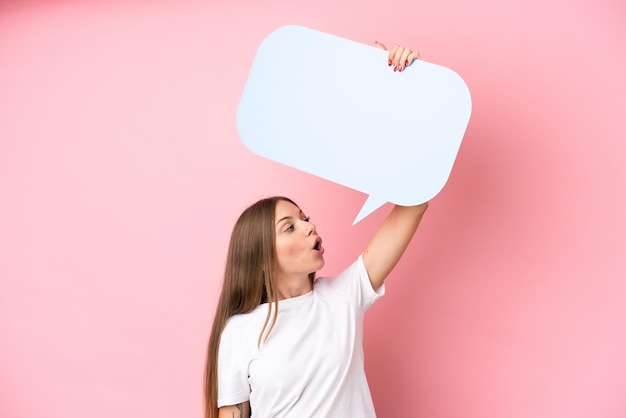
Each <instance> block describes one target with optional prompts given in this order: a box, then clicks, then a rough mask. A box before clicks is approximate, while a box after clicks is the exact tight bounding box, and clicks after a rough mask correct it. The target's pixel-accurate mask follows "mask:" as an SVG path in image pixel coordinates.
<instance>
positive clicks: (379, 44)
mask: <svg viewBox="0 0 626 418" xmlns="http://www.w3.org/2000/svg"><path fill="white" fill-rule="evenodd" d="M374 45H376V47H377V48H380V49H384V50H385V51H386V50H387V47H386V46H385V45H383V44H381V43H380V42H378V41H374Z"/></svg>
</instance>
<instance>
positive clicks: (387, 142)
mask: <svg viewBox="0 0 626 418" xmlns="http://www.w3.org/2000/svg"><path fill="white" fill-rule="evenodd" d="M387 54H388V53H387V52H386V51H384V50H381V49H379V48H376V47H375V46H369V45H364V44H360V43H358V42H354V41H350V40H347V39H343V38H340V37H337V36H334V35H329V34H326V33H323V32H318V31H315V30H312V29H308V28H304V27H301V26H285V27H282V28H279V29H277V30H275V31H274V32H272V33H271V34H270V35H269V36H268V37H267V38H265V40H264V41H263V43H262V44H261V46H260V47H259V49H258V51H257V54H256V57H255V59H254V63H253V65H252V69H251V70H250V74H249V76H248V81H247V84H246V87H245V89H244V92H243V96H242V98H241V102H240V103H239V109H238V111H237V129H238V131H239V136H240V137H241V139H242V140H243V142H244V144H245V145H246V146H247V147H248V148H249V149H250V150H251V151H252V152H254V153H256V154H258V155H261V156H263V157H266V158H269V159H271V160H273V161H277V162H280V163H282V164H286V165H288V166H291V167H294V168H297V169H299V170H302V171H305V172H307V173H310V174H313V175H316V176H319V177H322V178H324V179H327V180H330V181H333V182H335V183H339V184H342V185H344V186H347V187H350V188H352V189H355V190H358V191H361V192H363V193H366V194H368V195H369V197H368V198H367V200H366V202H365V203H364V205H363V207H362V208H361V211H360V212H359V214H358V215H357V217H356V219H355V220H354V223H357V222H359V221H360V220H361V219H363V218H364V217H365V216H367V215H369V214H370V213H371V212H373V211H374V210H376V209H377V208H378V207H380V206H382V205H383V204H385V203H386V202H392V203H395V204H398V205H404V206H411V205H417V204H420V203H423V202H426V201H428V200H430V199H431V198H432V197H434V196H435V195H436V194H437V193H439V191H440V190H441V189H442V188H443V186H444V184H445V183H446V181H447V180H448V177H449V176H450V172H451V170H452V165H453V164H454V160H455V158H456V155H457V152H458V150H459V147H460V145H461V140H462V139H463V134H464V133H465V129H466V128H467V124H468V122H469V117H470V113H471V97H470V93H469V89H468V88H467V85H466V84H465V82H464V81H463V79H461V77H460V76H459V75H458V74H457V73H455V72H454V71H452V70H450V69H448V68H445V67H442V66H439V65H435V64H432V63H428V62H425V61H421V60H418V61H415V62H414V63H413V64H412V65H411V66H409V67H407V68H406V69H405V70H404V71H403V72H400V73H398V72H394V71H393V69H392V68H391V67H389V66H387Z"/></svg>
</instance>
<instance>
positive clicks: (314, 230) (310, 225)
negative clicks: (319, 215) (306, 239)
mask: <svg viewBox="0 0 626 418" xmlns="http://www.w3.org/2000/svg"><path fill="white" fill-rule="evenodd" d="M316 233H317V228H316V227H315V224H314V223H313V222H308V225H307V229H306V234H307V235H311V234H316Z"/></svg>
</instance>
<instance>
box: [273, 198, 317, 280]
mask: <svg viewBox="0 0 626 418" xmlns="http://www.w3.org/2000/svg"><path fill="white" fill-rule="evenodd" d="M275 219H276V222H275V228H276V257H277V258H278V279H279V280H282V278H301V279H306V280H308V275H309V274H310V273H313V272H315V271H317V270H319V269H321V268H322V267H324V247H322V239H321V238H320V237H319V235H317V230H316V229H315V225H313V224H312V223H311V222H309V218H307V217H306V216H305V215H304V213H302V211H301V210H300V208H298V207H297V206H296V205H294V204H293V203H291V202H287V201H284V200H279V201H278V203H277V204H276V218H275Z"/></svg>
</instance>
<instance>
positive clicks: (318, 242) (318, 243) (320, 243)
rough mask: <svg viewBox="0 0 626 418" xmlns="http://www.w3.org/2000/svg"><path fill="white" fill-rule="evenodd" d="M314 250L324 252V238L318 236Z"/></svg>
mask: <svg viewBox="0 0 626 418" xmlns="http://www.w3.org/2000/svg"><path fill="white" fill-rule="evenodd" d="M313 250H314V251H317V252H319V253H320V254H324V247H322V239H321V238H320V237H317V238H316V239H315V245H313Z"/></svg>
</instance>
